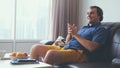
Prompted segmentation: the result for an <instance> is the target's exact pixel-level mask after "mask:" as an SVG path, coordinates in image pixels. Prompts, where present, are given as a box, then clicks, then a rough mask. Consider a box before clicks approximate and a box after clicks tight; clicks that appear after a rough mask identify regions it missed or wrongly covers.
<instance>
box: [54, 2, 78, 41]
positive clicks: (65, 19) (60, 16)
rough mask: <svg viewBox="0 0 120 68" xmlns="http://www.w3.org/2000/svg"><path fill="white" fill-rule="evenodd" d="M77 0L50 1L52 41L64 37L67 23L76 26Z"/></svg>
mask: <svg viewBox="0 0 120 68" xmlns="http://www.w3.org/2000/svg"><path fill="white" fill-rule="evenodd" d="M78 1H79V0H52V20H53V31H54V32H53V40H55V39H56V38H57V37H58V36H59V35H61V36H63V37H66V34H67V27H66V26H67V23H71V24H76V25H77V24H78V6H79V5H78V3H79V2H78Z"/></svg>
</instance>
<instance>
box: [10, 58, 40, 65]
mask: <svg viewBox="0 0 120 68" xmlns="http://www.w3.org/2000/svg"><path fill="white" fill-rule="evenodd" d="M10 63H11V64H38V63H39V62H38V61H36V60H35V59H18V60H16V61H11V62H10Z"/></svg>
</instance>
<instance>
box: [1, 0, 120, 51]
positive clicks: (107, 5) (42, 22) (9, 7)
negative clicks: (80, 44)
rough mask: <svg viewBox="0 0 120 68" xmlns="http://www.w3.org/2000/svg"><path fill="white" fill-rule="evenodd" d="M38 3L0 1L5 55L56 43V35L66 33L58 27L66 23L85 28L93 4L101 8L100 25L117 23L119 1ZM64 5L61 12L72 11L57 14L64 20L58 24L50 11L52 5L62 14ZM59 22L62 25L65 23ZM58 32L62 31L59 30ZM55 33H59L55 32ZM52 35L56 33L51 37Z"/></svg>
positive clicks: (24, 0) (18, 0)
mask: <svg viewBox="0 0 120 68" xmlns="http://www.w3.org/2000/svg"><path fill="white" fill-rule="evenodd" d="M40 1H41V0H40ZM40 1H37V0H31V1H29V0H0V4H1V6H0V9H1V11H0V15H1V16H0V35H1V36H0V50H6V52H7V53H10V52H26V53H29V51H30V48H31V47H32V46H33V45H34V44H40V43H41V44H42V42H43V43H44V42H46V41H50V40H55V39H57V36H63V37H65V36H66V34H65V33H66V32H65V31H66V30H64V29H63V28H61V27H60V26H65V23H68V22H71V23H75V24H76V25H77V26H78V27H82V26H83V25H87V20H86V11H87V9H88V8H89V6H92V5H97V6H99V7H101V8H102V9H103V12H104V19H103V21H102V22H103V23H106V22H107V23H113V22H115V23H120V14H119V12H120V9H119V6H120V4H119V2H120V1H119V0H74V1H72V0H66V1H64V0H56V1H55V0H44V1H42V2H40ZM52 1H55V2H56V3H58V4H59V5H57V6H54V5H55V2H52ZM68 2H69V3H68ZM72 2H73V3H72ZM44 3H46V4H44ZM61 5H62V6H61ZM66 5H67V7H64V8H63V9H68V10H71V11H68V10H67V11H66V12H63V13H62V14H57V15H61V17H63V18H66V19H61V18H58V19H60V20H61V21H58V20H57V21H56V20H53V18H54V17H52V10H53V9H51V8H53V6H54V8H56V7H59V10H58V11H62V10H63V9H62V7H63V6H66ZM71 6H73V8H70V7H71ZM40 8H42V9H40ZM42 10H43V11H42ZM54 10H55V9H54ZM42 12H43V13H42ZM49 13H51V14H49ZM54 13H55V12H54ZM58 13H59V12H58ZM44 15H45V16H44ZM65 15H67V16H65ZM41 16H42V17H41ZM53 16H55V14H53ZM72 16H73V17H72ZM54 19H55V18H54ZM56 19H57V18H56ZM53 22H54V23H53ZM55 22H56V23H55ZM62 22H64V24H63V23H62ZM56 24H59V27H58V29H59V30H55V31H54V30H52V29H54V28H53V27H54V25H56ZM35 27H37V28H35ZM60 29H62V30H61V31H60ZM22 30H23V31H22ZM19 31H20V32H19ZM58 31H60V32H59V33H57V32H58ZM3 32H4V33H3ZM54 32H55V33H56V34H54Z"/></svg>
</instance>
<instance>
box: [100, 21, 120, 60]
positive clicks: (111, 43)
mask: <svg viewBox="0 0 120 68" xmlns="http://www.w3.org/2000/svg"><path fill="white" fill-rule="evenodd" d="M102 25H103V26H104V27H105V28H106V29H108V30H109V31H110V37H109V40H108V44H107V47H106V48H105V52H104V55H105V56H106V58H107V59H110V60H111V59H112V58H114V57H120V22H103V23H102Z"/></svg>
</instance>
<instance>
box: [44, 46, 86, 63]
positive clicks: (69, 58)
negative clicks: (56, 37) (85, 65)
mask: <svg viewBox="0 0 120 68" xmlns="http://www.w3.org/2000/svg"><path fill="white" fill-rule="evenodd" d="M45 47H46V49H47V51H48V50H59V51H60V52H61V55H62V57H61V58H62V60H63V62H85V61H87V57H86V56H85V55H84V53H83V50H73V49H67V50H64V48H62V47H60V46H55V45H54V46H52V45H46V46H45Z"/></svg>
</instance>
